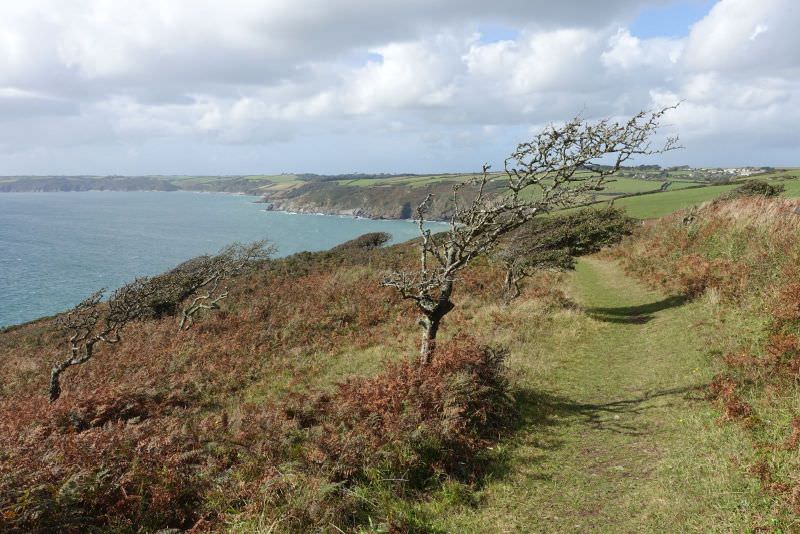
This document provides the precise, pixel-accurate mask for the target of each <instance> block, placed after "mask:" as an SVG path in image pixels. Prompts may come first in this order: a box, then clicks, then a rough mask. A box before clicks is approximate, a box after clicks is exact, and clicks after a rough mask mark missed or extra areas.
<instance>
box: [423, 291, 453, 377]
mask: <svg viewBox="0 0 800 534" xmlns="http://www.w3.org/2000/svg"><path fill="white" fill-rule="evenodd" d="M453 308H455V304H453V303H452V302H450V299H448V298H440V299H439V301H438V302H437V303H436V307H435V308H434V309H433V310H432V311H428V312H425V314H424V315H423V317H422V319H420V324H421V325H422V346H421V347H420V349H419V354H420V362H421V363H422V365H428V364H429V363H431V361H432V360H433V352H434V351H435V350H436V334H437V333H439V324H441V322H442V318H443V317H444V316H445V315H447V314H448V313H449V312H450V311H452V309H453Z"/></svg>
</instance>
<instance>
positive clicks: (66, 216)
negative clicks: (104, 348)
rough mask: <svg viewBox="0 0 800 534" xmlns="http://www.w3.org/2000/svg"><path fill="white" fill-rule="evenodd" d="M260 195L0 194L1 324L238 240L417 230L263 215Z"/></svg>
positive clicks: (312, 243) (299, 246) (288, 243)
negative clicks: (258, 197) (258, 200)
mask: <svg viewBox="0 0 800 534" xmlns="http://www.w3.org/2000/svg"><path fill="white" fill-rule="evenodd" d="M255 200H257V197H250V196H243V195H228V194H216V193H189V192H109V191H88V192H70V193H5V194H0V298H1V299H2V304H1V305H0V326H7V325H11V324H17V323H22V322H26V321H30V320H32V319H35V318H38V317H41V316H45V315H52V314H55V313H58V312H60V311H63V310H65V309H68V308H69V307H71V306H73V305H75V304H76V303H78V302H79V301H80V300H82V299H83V298H85V297H86V296H88V295H89V294H91V293H92V292H94V291H95V290H97V289H99V288H101V287H106V288H109V289H113V288H116V287H119V286H121V285H122V284H124V283H125V282H128V281H130V280H132V279H133V278H135V277H137V276H149V275H154V274H158V273H161V272H164V271H166V270H168V269H170V268H172V267H174V266H175V265H177V264H179V263H181V262H182V261H185V260H187V259H190V258H193V257H196V256H199V255H202V254H209V253H214V252H217V251H218V250H219V249H220V248H222V247H223V246H225V245H227V244H230V243H232V242H234V241H242V242H247V241H255V240H258V239H269V240H270V241H272V242H273V243H274V244H275V245H276V246H277V247H278V255H279V256H284V255H288V254H292V253H294V252H299V251H302V250H309V251H314V250H324V249H328V248H330V247H332V246H334V245H336V244H339V243H341V242H343V241H346V240H348V239H352V238H354V237H357V236H359V235H361V234H364V233H367V232H377V231H381V232H388V233H390V234H392V237H393V241H395V242H399V241H405V240H408V239H411V238H413V237H415V236H416V235H417V228H416V226H415V225H414V224H413V223H411V222H409V221H374V220H367V219H355V218H344V217H331V216H321V215H302V214H297V215H295V214H288V213H279V212H268V211H264V206H263V205H261V204H257V203H255V202H254V201H255Z"/></svg>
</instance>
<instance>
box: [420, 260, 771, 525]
mask: <svg viewBox="0 0 800 534" xmlns="http://www.w3.org/2000/svg"><path fill="white" fill-rule="evenodd" d="M571 287H572V290H571V292H572V295H573V296H574V298H575V299H576V300H577V301H578V302H579V303H580V304H581V305H582V306H584V307H585V311H580V310H564V311H561V312H558V313H556V314H543V313H541V312H538V313H537V312H536V310H532V309H530V306H532V305H533V304H532V303H531V302H527V303H526V302H520V303H519V304H518V305H517V306H519V309H517V310H516V311H514V312H509V313H511V314H512V315H514V314H516V315H517V319H518V321H519V322H518V323H517V324H519V325H524V328H519V329H513V330H511V331H505V333H498V334H496V336H497V338H498V339H497V340H498V341H501V342H507V343H508V344H509V345H510V346H511V348H512V351H513V352H512V354H513V356H512V358H511V360H510V361H509V364H510V367H511V370H512V373H513V374H514V375H515V376H516V384H517V387H518V388H519V389H520V390H521V394H520V396H519V399H520V408H521V421H520V430H519V431H518V432H517V434H516V435H515V436H514V437H513V438H512V439H510V440H508V441H505V442H502V443H501V444H500V445H498V446H497V447H496V448H495V450H494V455H493V456H492V459H491V462H490V463H489V473H488V475H487V476H486V478H485V481H484V485H483V487H482V488H480V489H479V490H478V491H477V494H476V495H474V496H473V498H472V501H474V502H476V503H477V504H474V505H473V504H469V503H468V504H463V503H458V502H456V503H451V502H450V501H449V497H448V495H440V496H439V497H438V498H434V499H433V500H432V501H430V502H429V503H428V504H427V505H426V506H425V507H423V509H424V511H425V512H427V514H426V515H431V516H434V517H436V520H435V521H434V524H435V525H436V526H438V527H440V528H442V529H443V530H445V531H449V532H476V533H477V532H653V533H656V532H658V533H661V532H747V531H749V530H750V528H751V526H752V525H753V524H755V523H759V522H760V521H762V519H763V517H765V514H766V513H767V512H768V507H769V504H770V503H769V502H768V499H767V498H766V497H764V496H763V494H762V493H761V492H760V488H759V485H758V482H757V481H756V480H754V479H753V478H752V477H750V476H748V475H746V474H745V472H744V471H745V466H746V465H747V462H748V461H749V459H750V456H749V455H750V454H751V452H750V449H749V445H748V444H747V442H746V438H745V437H744V436H743V435H742V432H741V429H739V428H738V427H736V426H735V425H720V424H718V417H719V414H718V413H717V412H716V411H715V410H714V409H713V408H712V407H711V405H710V404H709V403H708V402H707V401H706V400H705V398H704V393H703V391H702V388H703V386H704V385H705V384H707V383H708V381H709V380H710V379H711V378H712V376H713V375H714V374H715V373H716V372H717V371H718V369H717V367H716V364H715V363H713V360H712V359H711V358H710V357H709V356H708V355H707V354H706V353H705V352H704V347H705V345H704V343H702V342H701V336H700V332H699V329H700V328H702V327H701V326H699V325H701V324H702V319H703V317H704V309H703V304H702V303H700V302H696V303H684V302H682V301H681V300H680V299H676V298H669V297H666V296H665V295H662V294H659V293H656V292H653V291H650V290H647V289H645V288H643V287H642V286H641V285H639V284H638V283H636V282H634V281H633V280H632V279H630V278H628V277H626V276H625V275H624V274H622V272H621V271H620V269H619V268H618V266H617V265H616V264H614V263H611V262H607V261H603V260H597V259H587V260H583V261H581V262H580V264H579V266H578V269H577V272H576V273H575V275H574V276H573V277H572V279H571Z"/></svg>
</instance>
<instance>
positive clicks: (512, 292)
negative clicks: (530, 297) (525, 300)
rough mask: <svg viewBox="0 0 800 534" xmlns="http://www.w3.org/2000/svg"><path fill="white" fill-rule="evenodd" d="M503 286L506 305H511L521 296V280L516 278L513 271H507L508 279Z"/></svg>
mask: <svg viewBox="0 0 800 534" xmlns="http://www.w3.org/2000/svg"><path fill="white" fill-rule="evenodd" d="M503 286H504V288H505V292H504V294H503V300H504V301H505V303H506V304H510V303H511V301H512V300H514V299H516V298H517V297H519V296H520V294H521V292H520V289H519V278H517V277H516V276H514V270H513V269H507V270H506V278H505V281H504V282H503Z"/></svg>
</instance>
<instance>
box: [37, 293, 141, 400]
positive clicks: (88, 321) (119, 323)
mask: <svg viewBox="0 0 800 534" xmlns="http://www.w3.org/2000/svg"><path fill="white" fill-rule="evenodd" d="M104 293H105V290H104V289H101V290H100V291H97V292H96V293H94V294H92V295H91V296H90V297H89V298H87V299H86V300H84V301H83V302H81V303H80V304H78V305H77V306H75V307H74V308H72V309H71V310H70V311H68V312H66V313H65V314H63V315H61V316H59V317H58V318H57V319H56V321H55V325H56V328H58V329H59V330H61V331H63V332H65V333H66V334H67V335H68V336H69V341H68V342H69V353H70V355H69V357H68V358H67V359H65V360H62V361H61V362H59V363H57V364H55V365H54V366H53V368H52V370H51V371H50V388H49V395H50V402H54V401H55V400H57V399H58V398H59V397H60V396H61V374H62V373H63V372H64V371H66V370H67V369H68V368H70V367H72V366H73V365H80V364H82V363H86V362H88V361H89V360H90V359H91V358H92V356H93V355H94V352H95V346H96V345H97V344H99V343H108V344H111V345H113V344H116V343H119V342H120V341H121V340H122V337H121V334H122V330H123V329H124V328H125V327H126V326H128V325H129V324H130V323H132V322H134V321H137V320H139V319H142V318H144V317H146V316H147V315H148V314H150V312H151V309H150V307H149V306H148V301H149V299H150V298H151V297H152V294H153V286H152V285H151V284H150V280H149V279H148V278H138V279H136V280H134V281H133V282H131V283H129V284H126V285H124V286H122V287H121V288H119V289H117V290H116V291H114V292H113V293H112V294H111V297H110V298H109V300H108V302H102V299H103V295H104Z"/></svg>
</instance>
